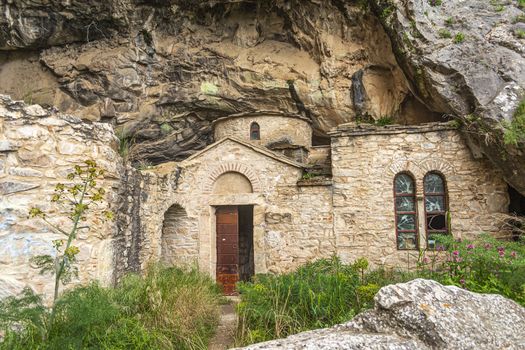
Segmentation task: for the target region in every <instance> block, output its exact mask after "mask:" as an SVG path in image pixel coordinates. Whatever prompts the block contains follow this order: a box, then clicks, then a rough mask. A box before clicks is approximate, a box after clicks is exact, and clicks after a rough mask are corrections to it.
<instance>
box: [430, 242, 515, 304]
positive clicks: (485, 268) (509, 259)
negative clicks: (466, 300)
mask: <svg viewBox="0 0 525 350" xmlns="http://www.w3.org/2000/svg"><path fill="white" fill-rule="evenodd" d="M436 238H437V240H438V241H439V244H441V247H443V248H444V249H443V251H441V252H439V251H438V252H425V253H424V254H423V258H422V260H421V264H420V268H421V270H420V274H421V275H422V276H423V277H427V278H433V279H436V280H438V281H439V282H441V283H443V284H454V285H457V286H459V287H462V288H465V289H468V290H471V291H473V292H480V293H497V294H501V295H503V296H506V297H507V298H510V299H513V300H515V301H516V302H518V303H520V304H521V305H524V306H525V242H523V241H522V242H506V241H500V240H497V239H495V238H493V237H490V236H488V235H482V236H480V237H478V238H477V239H475V240H462V241H456V240H454V239H453V238H451V237H450V236H442V235H440V237H436ZM438 250H442V249H438ZM443 255H445V256H443Z"/></svg>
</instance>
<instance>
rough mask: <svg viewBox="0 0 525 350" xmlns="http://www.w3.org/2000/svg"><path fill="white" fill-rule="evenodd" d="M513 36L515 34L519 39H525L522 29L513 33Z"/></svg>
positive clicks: (524, 32)
mask: <svg viewBox="0 0 525 350" xmlns="http://www.w3.org/2000/svg"><path fill="white" fill-rule="evenodd" d="M514 34H516V36H517V37H518V38H520V39H525V30H523V29H519V28H518V29H516V31H515V32H514Z"/></svg>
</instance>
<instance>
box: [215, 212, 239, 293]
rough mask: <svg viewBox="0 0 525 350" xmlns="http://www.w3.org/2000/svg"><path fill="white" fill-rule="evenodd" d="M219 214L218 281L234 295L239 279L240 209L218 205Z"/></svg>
mask: <svg viewBox="0 0 525 350" xmlns="http://www.w3.org/2000/svg"><path fill="white" fill-rule="evenodd" d="M215 215H216V216H217V283H218V284H219V285H221V286H222V290H223V292H224V294H226V295H234V294H236V292H235V284H236V283H237V282H238V281H239V210H238V208H237V207H218V208H217V210H216V212H215Z"/></svg>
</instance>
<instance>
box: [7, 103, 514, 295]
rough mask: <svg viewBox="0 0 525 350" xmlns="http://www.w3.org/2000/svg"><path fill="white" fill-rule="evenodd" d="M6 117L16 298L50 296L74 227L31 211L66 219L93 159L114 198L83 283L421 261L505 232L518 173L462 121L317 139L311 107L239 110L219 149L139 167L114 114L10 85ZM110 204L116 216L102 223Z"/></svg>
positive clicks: (221, 128) (98, 228)
mask: <svg viewBox="0 0 525 350" xmlns="http://www.w3.org/2000/svg"><path fill="white" fill-rule="evenodd" d="M0 117H2V118H1V119H0V131H1V133H0V297H2V296H4V295H8V294H12V293H15V292H17V291H19V290H20V289H21V288H23V287H24V286H25V285H28V284H29V285H30V286H32V287H33V288H34V289H36V290H37V291H38V292H45V293H46V292H49V291H50V289H51V285H50V283H49V278H48V277H46V276H40V275H39V274H38V272H37V271H36V270H35V269H34V268H32V267H31V265H30V263H29V260H30V258H31V256H34V255H38V254H48V253H51V252H52V241H53V240H54V239H57V238H58V236H57V234H56V233H55V232H53V231H52V230H50V229H49V228H45V226H43V225H42V223H41V222H37V220H36V219H30V218H28V211H29V208H30V207H32V206H38V207H41V208H42V209H44V210H47V211H50V212H51V213H55V219H56V223H57V224H61V223H62V222H64V223H66V222H67V220H66V218H63V217H60V212H59V211H58V210H57V208H54V207H53V204H50V203H49V198H50V196H51V195H52V192H53V188H54V186H55V185H56V183H58V182H64V181H67V180H66V175H67V173H68V172H69V170H70V169H71V168H72V167H73V166H74V165H75V164H78V163H80V162H82V161H83V160H85V159H86V158H92V159H95V160H97V162H98V163H99V165H100V166H101V167H102V168H104V169H105V170H106V174H107V175H106V178H105V179H104V181H103V183H102V185H103V186H104V187H105V188H107V190H108V191H107V192H108V203H107V208H106V207H102V208H97V209H95V212H94V213H93V214H92V215H91V216H90V218H89V220H88V223H87V224H88V225H89V226H90V231H89V232H85V233H81V234H80V236H79V242H78V246H79V248H80V252H81V253H80V254H79V279H78V280H77V281H76V282H77V283H83V282H86V281H88V280H93V279H97V280H101V281H102V282H104V283H112V282H115V281H116V280H118V278H119V277H120V276H121V275H122V274H123V273H125V272H126V271H140V270H143V269H144V268H146V266H147V265H148V264H149V263H151V262H156V261H161V262H163V263H165V264H168V265H191V266H198V267H199V269H201V270H202V271H205V272H207V273H209V274H210V275H211V276H213V277H214V278H216V279H217V280H218V281H219V282H221V283H222V284H223V285H224V286H225V288H226V290H227V291H228V290H231V289H232V288H233V286H234V283H235V282H236V281H238V280H247V279H249V278H250V277H251V276H252V275H254V274H257V273H284V272H287V271H291V270H293V269H295V268H297V267H298V266H300V265H302V264H304V263H306V262H308V261H312V260H315V259H319V258H323V257H330V256H332V255H338V256H339V257H340V258H341V259H342V260H343V261H344V262H352V261H353V260H355V259H357V258H360V257H366V258H367V259H368V260H369V261H370V262H371V263H373V264H374V265H376V266H378V265H382V266H386V267H401V268H405V267H407V266H408V267H410V266H414V264H415V263H416V260H417V256H418V253H419V249H426V248H427V247H430V248H431V247H432V246H433V244H434V238H433V237H434V235H436V234H452V235H454V236H455V237H465V236H469V235H475V234H478V233H480V232H493V233H496V232H498V231H499V230H500V227H498V224H497V221H496V220H494V218H493V215H497V214H500V213H506V212H507V211H508V204H509V198H508V192H507V185H506V183H505V182H504V180H503V176H502V174H501V173H500V172H499V171H498V170H497V169H495V168H493V167H492V166H491V165H490V164H489V163H488V161H487V160H485V159H483V158H476V157H474V156H473V153H472V152H471V151H470V149H469V147H468V146H467V144H466V143H465V141H464V140H463V138H462V136H461V134H460V133H459V131H458V130H456V129H455V128H453V127H452V126H451V125H449V124H446V123H441V124H440V123H432V124H421V125H416V126H399V125H389V126H383V127H379V126H374V125H370V124H361V125H356V124H344V125H340V126H339V127H338V128H336V129H334V130H332V131H331V132H330V133H329V139H330V140H329V141H330V142H329V143H328V144H327V142H325V143H324V144H321V145H319V144H317V145H312V140H315V141H316V143H319V142H318V140H319V139H318V138H316V136H315V135H314V134H313V131H312V126H311V125H310V121H309V120H308V119H306V118H304V117H301V116H298V115H292V114H291V115H287V114H282V113H275V112H255V113H249V114H239V115H231V116H227V117H224V118H221V119H218V120H216V121H215V122H214V125H213V126H214V138H215V142H214V143H213V144H211V145H209V146H208V147H207V148H205V149H203V150H201V151H199V152H197V153H195V154H193V155H192V156H190V157H189V158H187V159H185V160H183V161H181V162H172V163H165V164H161V165H158V166H155V167H151V168H149V169H145V170H135V169H132V168H131V167H129V166H126V165H125V164H124V163H123V161H122V159H121V158H120V157H119V155H118V153H117V152H116V149H117V139H116V137H115V135H114V133H113V131H112V127H111V126H110V125H108V124H104V123H90V124H87V123H83V122H81V121H80V120H78V119H75V118H73V117H71V116H67V115H60V114H57V113H56V112H54V111H52V110H45V109H43V108H41V107H39V106H25V105H23V104H22V103H19V102H13V101H10V100H9V99H7V98H6V97H3V96H0ZM105 209H110V210H113V211H114V212H115V213H116V214H117V215H116V216H117V220H115V222H113V223H108V222H103V221H101V220H99V219H98V217H99V215H98V214H97V213H98V212H97V210H105ZM228 288H229V289H228Z"/></svg>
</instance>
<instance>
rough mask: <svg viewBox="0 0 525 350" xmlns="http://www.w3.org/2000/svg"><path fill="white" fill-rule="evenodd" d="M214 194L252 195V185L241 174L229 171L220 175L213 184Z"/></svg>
mask: <svg viewBox="0 0 525 350" xmlns="http://www.w3.org/2000/svg"><path fill="white" fill-rule="evenodd" d="M213 193H214V194H236V193H253V187H252V183H251V182H250V180H248V178H247V177H246V176H244V175H243V174H241V173H238V172H233V171H229V172H226V173H224V174H222V175H220V176H219V177H218V178H217V180H216V181H215V183H214V184H213Z"/></svg>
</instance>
